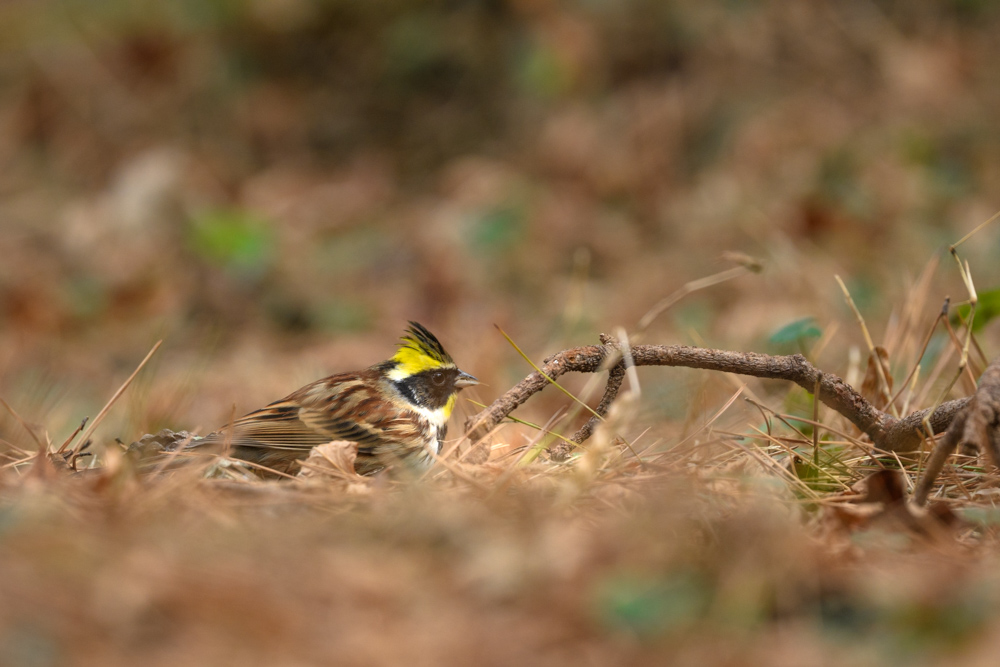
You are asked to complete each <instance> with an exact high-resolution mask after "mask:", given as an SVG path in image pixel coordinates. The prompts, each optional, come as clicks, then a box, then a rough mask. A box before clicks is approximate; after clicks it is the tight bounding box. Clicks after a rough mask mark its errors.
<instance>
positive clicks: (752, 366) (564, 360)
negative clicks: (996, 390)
mask: <svg viewBox="0 0 1000 667" xmlns="http://www.w3.org/2000/svg"><path fill="white" fill-rule="evenodd" d="M601 341H602V343H603V345H589V346H584V347H576V348H572V349H569V350H564V351H562V352H559V353H558V354H555V355H552V356H551V357H549V358H547V359H546V360H545V361H544V362H543V365H542V367H541V372H537V371H536V372H534V373H531V374H530V375H528V376H527V377H526V378H524V379H523V380H521V381H520V382H519V383H518V384H517V385H515V386H514V387H513V388H511V389H510V390H509V391H507V392H506V393H505V394H504V395H503V396H501V397H500V398H498V399H497V400H496V401H494V402H493V404H492V405H490V406H489V407H487V408H486V409H484V410H482V411H481V412H479V413H478V414H476V415H473V416H472V417H470V418H469V419H468V420H467V421H466V423H465V427H466V432H467V434H468V435H469V437H470V438H472V439H473V440H475V439H478V438H480V437H482V435H483V434H484V433H486V432H487V431H489V430H490V429H492V428H494V427H495V426H496V425H497V424H499V423H500V422H501V421H502V420H503V419H504V418H505V417H507V415H509V414H510V413H511V412H513V411H514V410H515V409H516V408H517V407H518V406H520V405H522V404H523V403H524V402H525V401H527V400H528V399H529V398H530V397H531V396H533V395H534V394H536V393H538V392H539V391H541V390H542V389H544V388H545V387H546V386H547V385H548V384H549V383H550V380H549V379H546V376H548V378H551V379H552V380H554V379H556V378H558V377H559V376H560V375H564V374H565V373H569V372H576V373H596V372H600V371H603V370H604V369H606V368H607V366H608V364H609V363H611V364H612V368H611V371H610V372H609V377H608V385H607V389H606V390H605V393H604V398H603V399H602V400H601V404H600V405H599V406H598V409H597V410H596V412H598V413H599V414H602V415H603V414H605V413H606V411H607V409H608V407H609V406H610V404H611V403H612V402H613V401H614V398H615V397H616V396H617V394H618V390H619V389H620V388H621V384H622V379H623V378H624V373H625V370H626V368H625V363H624V361H623V360H622V357H621V349H620V346H619V344H618V342H617V341H615V340H614V339H613V338H611V337H610V336H604V335H602V337H601ZM632 363H634V364H635V365H636V366H682V367H686V368H700V369H704V370H713V371H720V372H724V373H736V374H738V375H748V376H752V377H758V378H767V379H774V380H786V381H789V382H794V383H795V384H797V385H799V386H800V387H802V388H803V389H805V390H806V391H809V392H818V394H819V400H820V401H822V402H823V403H824V404H825V405H827V406H828V407H830V408H832V409H833V410H835V411H836V412H838V413H840V414H841V415H843V416H844V417H845V418H847V419H848V420H849V421H850V422H851V423H852V424H854V425H855V426H857V427H858V428H859V429H860V430H861V431H862V432H863V433H865V434H866V435H868V437H869V438H871V441H872V443H873V444H874V445H875V447H877V448H878V449H881V450H884V451H888V452H899V453H905V452H912V451H914V450H916V449H917V448H918V447H919V446H920V443H921V441H922V436H921V433H922V431H921V428H922V425H921V422H923V421H924V420H925V419H926V420H927V423H928V424H929V426H930V427H931V429H932V431H933V432H934V433H941V432H943V431H944V430H945V429H946V428H948V426H949V424H951V423H952V421H953V420H954V418H955V416H956V415H957V414H958V413H959V411H960V410H962V409H963V408H965V407H966V406H967V405H968V404H969V401H970V399H969V398H963V399H958V400H954V401H949V402H947V403H944V404H942V405H940V406H938V407H937V408H935V409H934V410H921V411H917V412H914V413H912V414H910V415H908V416H906V417H903V418H896V417H894V416H892V415H890V414H887V413H885V412H883V411H881V410H878V409H877V408H875V406H873V405H872V404H871V403H870V402H869V401H868V400H867V399H865V398H864V397H863V396H862V395H861V394H860V393H859V392H858V391H856V390H855V389H854V388H853V387H851V386H850V385H849V384H847V383H846V382H844V381H843V380H842V379H840V378H839V377H838V376H836V375H834V374H832V373H825V372H823V371H820V370H818V369H817V368H815V367H814V366H813V365H812V364H811V363H809V361H808V360H807V359H806V358H805V357H804V356H802V355H800V354H794V355H788V356H772V355H768V354H760V353H756V352H731V351H727V350H713V349H708V348H700V347H691V346H688V345H635V346H634V347H632ZM543 374H544V375H543ZM594 420H596V418H594ZM594 420H591V422H593V421H594ZM591 422H588V423H587V424H585V425H584V427H583V428H581V429H580V431H578V432H577V433H576V435H574V436H573V438H572V440H573V441H574V442H576V443H577V444H581V443H582V442H584V441H585V440H586V439H587V438H588V437H590V435H591V434H592V432H593V426H594V424H593V423H591ZM568 448H569V446H568V445H564V444H560V445H558V446H556V447H554V448H553V452H552V454H553V455H554V456H555V457H562V458H565V456H566V455H568V453H569V452H568Z"/></svg>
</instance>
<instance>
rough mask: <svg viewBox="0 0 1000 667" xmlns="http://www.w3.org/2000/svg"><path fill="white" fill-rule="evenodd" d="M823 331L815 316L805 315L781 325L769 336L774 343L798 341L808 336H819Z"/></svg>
mask: <svg viewBox="0 0 1000 667" xmlns="http://www.w3.org/2000/svg"><path fill="white" fill-rule="evenodd" d="M822 335H823V331H822V330H821V329H820V328H819V327H818V326H817V325H816V318H815V317H803V318H802V319H801V320H795V321H794V322H791V323H789V324H786V325H785V326H783V327H781V328H780V329H778V330H777V331H775V332H774V333H773V334H771V337H770V338H768V342H770V343H774V344H782V343H796V342H799V341H802V340H805V339H808V338H819V337H820V336H822Z"/></svg>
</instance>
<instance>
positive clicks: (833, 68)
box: [0, 0, 1000, 442]
mask: <svg viewBox="0 0 1000 667" xmlns="http://www.w3.org/2000/svg"><path fill="white" fill-rule="evenodd" d="M997 34H1000V7H998V5H997V4H996V3H993V2H989V1H988V0H948V1H931V0H905V1H902V0H852V1H849V2H810V3H801V2H778V1H774V2H769V1H763V0H762V1H754V2H733V1H731V0H716V1H708V2H706V1H705V0H674V1H670V2H667V1H665V0H565V1H561V2H560V1H556V0H437V1H431V0H406V1H403V0H370V1H365V2H359V1H357V0H246V1H240V0H213V1H204V0H197V1H196V0H173V1H171V2H136V1H134V0H129V1H124V0H122V1H118V0H63V1H61V2H45V1H39V0H7V1H5V2H3V3H0V396H2V397H3V398H5V399H6V400H7V401H8V402H11V403H12V404H13V405H14V406H15V407H16V408H17V409H18V410H19V411H20V412H21V413H22V415H23V416H24V417H25V418H26V419H28V420H29V421H32V422H42V423H44V424H45V425H46V427H47V428H49V430H50V433H51V435H52V438H53V440H58V441H61V440H62V439H63V438H64V437H65V435H67V434H68V432H69V431H70V430H71V429H72V427H73V426H75V425H76V424H77V423H78V422H79V420H80V418H81V417H82V416H83V415H91V416H93V415H94V414H95V413H96V412H97V411H98V409H99V408H100V407H101V405H103V403H104V402H105V401H106V400H107V399H108V398H109V397H110V395H111V394H112V393H113V391H114V390H115V388H117V386H118V385H119V384H120V383H121V382H122V380H123V379H124V378H125V377H127V375H128V374H129V373H130V372H131V371H132V370H133V369H134V367H135V366H136V364H137V363H138V362H139V360H141V359H142V357H143V356H144V354H145V353H146V352H147V351H148V350H149V348H150V347H151V346H152V345H153V343H154V342H155V341H157V340H159V339H161V338H162V339H164V340H165V343H164V346H163V348H162V349H161V351H160V352H159V353H158V355H157V356H156V357H155V358H154V360H153V362H152V363H151V365H150V366H149V367H148V368H147V370H146V371H144V373H143V374H142V376H141V377H140V378H139V380H138V381H137V384H136V385H135V387H134V388H133V390H132V391H130V393H129V394H128V395H127V397H126V399H124V401H123V403H121V404H119V406H117V407H116V409H115V411H114V413H113V415H112V416H111V417H110V418H109V420H108V421H107V422H105V424H106V426H105V427H104V428H103V429H102V431H103V432H104V434H105V435H106V436H107V438H108V439H110V438H112V437H120V438H122V439H123V440H124V441H125V442H128V441H129V440H130V439H134V438H136V437H137V436H139V435H141V434H142V433H145V432H152V431H155V430H157V429H159V428H162V427H171V428H175V429H180V428H185V429H194V428H200V429H201V431H202V432H205V431H208V430H211V429H213V428H215V427H217V426H218V425H220V424H222V423H224V422H225V421H226V420H227V419H228V418H229V416H230V414H231V412H232V411H233V410H234V405H235V406H236V407H235V410H237V411H238V412H240V413H242V412H246V411H248V410H250V409H252V408H255V407H258V406H260V405H262V404H265V403H267V402H270V401H271V400H274V399H277V398H280V397H281V396H283V395H285V394H287V393H288V392H290V391H292V390H293V389H295V388H297V387H298V386H300V385H302V384H304V383H306V382H309V381H311V380H313V379H316V378H318V377H322V376H324V375H326V374H329V373H332V372H337V371H342V370H350V369H355V368H358V367H361V366H366V365H368V364H370V363H374V362H376V361H378V360H381V359H384V358H386V357H387V356H389V355H390V354H391V351H392V347H393V345H394V344H395V342H396V339H397V338H398V336H399V335H400V334H401V333H402V330H403V328H404V326H405V323H406V320H408V319H414V320H418V321H420V322H422V323H424V324H425V325H427V326H428V327H429V328H430V329H431V330H433V331H435V332H436V333H437V334H438V336H439V337H440V338H441V339H442V341H443V342H444V344H445V345H446V347H447V348H448V349H449V350H450V351H451V353H452V354H453V356H454V357H455V358H456V359H457V360H458V362H459V364H460V366H461V367H462V368H463V369H465V370H467V371H469V372H471V373H474V374H475V375H477V376H478V377H480V378H481V379H483V380H484V381H485V382H487V383H488V386H487V387H484V388H480V389H479V390H478V393H476V394H474V395H472V397H473V398H478V399H479V400H481V401H483V402H489V401H491V400H492V399H493V398H495V397H496V396H497V395H499V394H500V393H501V392H502V391H504V390H505V389H507V388H508V387H509V386H511V384H512V383H513V382H515V381H516V380H518V379H519V378H520V377H523V376H524V375H525V374H526V373H527V372H528V371H529V370H530V369H529V368H528V367H527V365H526V364H524V362H523V361H522V360H521V359H520V358H519V357H518V356H517V354H516V352H515V351H514V350H512V349H511V348H510V346H509V345H508V344H507V343H506V342H505V341H504V340H503V338H502V337H501V336H500V335H499V333H498V332H497V331H496V330H495V329H494V327H493V325H494V324H497V325H500V326H501V327H502V328H503V329H504V330H505V331H507V332H508V333H509V334H510V335H511V336H512V337H513V338H514V340H516V341H517V342H518V344H519V345H520V346H521V347H522V348H523V349H524V350H525V351H526V353H528V354H529V355H530V356H531V357H532V358H533V359H535V360H541V358H542V357H544V356H545V355H547V354H550V353H552V352H554V351H557V350H559V349H563V348H565V347H569V346H573V345H580V344H590V343H593V342H596V339H597V334H598V332H602V331H607V332H611V331H613V330H614V328H615V327H619V326H621V327H624V328H625V329H626V330H629V331H631V330H634V328H635V325H636V323H637V322H638V320H639V319H640V318H641V317H642V316H643V314H645V313H646V312H647V311H648V310H649V309H650V308H651V307H652V306H653V305H654V304H655V303H656V302H657V301H659V300H660V299H662V298H664V297H666V296H668V295H669V294H671V293H673V292H674V291H675V290H677V289H679V288H680V287H681V286H682V285H684V284H685V283H686V282H688V281H691V280H694V279H697V278H701V277H704V276H707V275H711V274H714V273H717V272H719V271H722V270H725V269H727V268H729V267H730V266H731V264H730V263H729V262H727V261H726V260H725V259H724V257H723V254H724V253H727V252H740V253H745V254H748V255H751V256H753V257H756V258H759V259H760V260H761V261H762V262H763V263H764V270H763V272H762V273H760V274H755V275H748V276H745V277H742V278H739V279H738V280H734V281H730V282H727V283H725V284H722V285H719V286H716V287H713V288H711V289H707V290H704V291H701V292H698V293H696V294H693V295H691V296H689V297H688V298H686V299H685V300H683V301H682V302H680V303H679V304H677V305H676V306H675V307H673V308H672V309H670V310H669V311H667V312H666V313H664V314H663V315H661V316H660V317H659V318H657V319H656V320H655V321H654V322H653V324H652V326H651V327H650V329H649V331H648V332H647V333H646V335H645V341H646V342H661V343H693V344H705V345H710V346H718V347H727V348H733V349H742V350H757V351H788V350H787V349H784V348H783V347H782V345H781V343H782V342H783V340H785V339H787V337H788V336H787V335H785V336H784V338H783V337H782V336H781V335H779V336H778V337H777V338H775V332H776V331H778V332H780V331H781V328H782V327H783V326H785V325H788V324H789V323H794V322H797V321H800V320H801V319H802V318H808V317H812V318H815V319H814V320H811V321H810V322H813V323H814V324H815V330H816V331H817V332H819V331H823V332H827V333H830V334H831V335H830V341H828V342H831V345H830V346H829V348H828V350H829V351H827V352H826V353H825V355H826V356H825V357H824V358H823V359H821V360H820V365H821V366H824V367H825V368H827V369H828V370H831V371H834V372H839V373H844V372H845V366H846V364H847V355H846V354H844V351H845V350H847V349H848V348H849V347H851V346H857V345H860V344H862V342H861V338H860V334H859V333H858V332H857V331H856V329H855V328H854V327H853V326H845V327H841V328H840V330H839V331H838V332H837V333H836V334H835V335H834V334H833V332H832V331H831V328H830V323H831V322H832V321H838V322H850V321H851V316H850V314H849V311H847V310H846V307H845V306H844V303H843V296H842V294H841V292H840V291H839V288H838V287H837V285H836V283H835V281H834V279H833V276H834V274H840V275H841V276H842V277H843V278H844V280H845V282H846V283H847V285H848V287H849V288H850V289H851V292H852V294H853V296H854V299H855V300H856V302H857V303H858V305H859V307H860V308H861V310H862V312H863V313H864V314H865V316H866V317H868V318H869V324H870V326H871V327H872V329H873V334H874V335H875V337H876V339H877V342H879V341H881V338H882V337H883V336H884V334H885V332H886V327H887V326H889V323H890V322H891V320H892V317H893V313H894V312H896V311H895V310H894V309H898V308H899V307H900V306H901V304H902V303H903V301H904V300H905V299H906V298H907V294H908V290H909V289H910V288H911V287H912V286H913V285H914V283H915V281H916V280H917V276H919V275H921V273H922V272H924V271H925V268H926V267H928V266H930V265H929V262H932V261H934V258H941V257H942V255H941V251H942V248H944V247H946V246H947V244H949V243H952V242H954V241H955V240H957V239H958V238H959V237H961V236H962V235H963V234H964V233H965V232H966V231H968V230H969V229H971V228H972V227H974V226H975V225H976V224H978V223H980V222H982V221H984V220H986V219H987V218H988V217H989V216H990V215H991V214H992V213H993V212H994V211H995V210H996V209H997V208H1000V159H998V158H1000V125H998V123H997V118H1000V69H998V68H997V63H998V62H1000V40H998V39H997V38H996V36H997ZM998 238H1000V235H998V233H997V232H996V231H995V230H994V229H992V228H990V229H988V230H987V231H985V232H984V233H982V234H981V235H980V236H978V237H976V242H975V243H973V244H969V245H967V246H963V256H964V257H965V258H967V259H968V260H969V261H970V262H971V265H972V267H973V273H974V276H975V278H976V280H977V285H978V286H980V288H983V289H985V288H989V287H991V286H994V285H997V284H1000V265H998V263H997V262H995V261H993V258H994V257H996V256H997V252H998V251H1000V240H998ZM932 268H933V267H932ZM926 275H927V276H928V280H929V283H927V285H929V287H928V290H929V293H928V294H929V296H928V304H929V305H928V306H927V308H926V309H925V310H924V311H922V313H921V315H925V316H926V318H927V321H928V322H929V321H930V319H932V318H933V317H934V315H936V313H937V311H938V309H939V305H940V302H941V301H942V300H943V298H944V296H945V295H949V294H950V295H951V296H953V297H954V298H956V299H959V298H961V297H962V294H963V289H962V287H961V282H960V281H959V279H958V275H957V271H956V270H955V269H954V264H953V262H951V261H950V260H947V263H942V264H941V267H940V268H938V269H937V270H936V272H935V273H927V274H926ZM810 326H812V324H810ZM810 331H811V330H810ZM800 333H801V331H800ZM786 334H787V331H786ZM794 338H795V337H794V336H793V339H794ZM785 342H787V341H785ZM786 347H787V346H786ZM792 351H797V349H793V350H792ZM904 372H905V371H904ZM704 375H705V374H691V373H684V372H679V371H672V370H671V371H667V370H665V369H654V370H652V371H650V370H647V371H646V372H644V373H643V374H642V378H643V381H644V388H645V390H646V399H645V400H644V403H643V409H644V411H645V412H646V418H647V420H653V419H657V418H659V419H661V420H662V419H677V418H683V417H684V415H685V414H687V413H688V411H689V410H691V409H693V408H692V407H691V404H692V396H693V395H694V394H693V393H692V389H693V388H696V387H697V386H698V383H700V382H703V381H704V379H703V378H704ZM731 390H732V388H731V387H729V388H728V389H727V391H731ZM546 400H553V399H543V400H541V401H539V402H537V404H536V405H535V407H531V408H527V409H526V411H527V412H526V414H530V413H531V410H535V411H536V413H537V415H538V416H536V417H535V418H536V419H537V420H539V421H544V420H545V418H546V415H549V414H551V412H552V406H551V405H547V404H546V403H545V401H546ZM554 400H556V401H559V402H560V403H561V400H560V399H559V397H554ZM473 410H474V408H472V407H471V406H468V405H467V406H465V412H466V413H469V412H471V411H473ZM0 436H2V437H4V438H6V439H10V440H12V441H20V440H22V439H23V438H24V435H23V433H21V432H20V429H18V428H16V427H15V424H14V422H13V420H12V419H11V418H9V417H7V416H6V415H4V416H3V417H0Z"/></svg>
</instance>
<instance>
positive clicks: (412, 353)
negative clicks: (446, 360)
mask: <svg viewBox="0 0 1000 667" xmlns="http://www.w3.org/2000/svg"><path fill="white" fill-rule="evenodd" d="M392 360H393V361H395V362H396V367H395V368H394V369H392V372H391V374H390V375H398V376H399V377H400V378H403V377H409V376H410V375H414V374H416V373H420V372H422V371H429V370H431V369H434V368H441V367H442V366H445V365H451V364H443V363H441V362H440V361H438V360H437V359H435V358H433V357H431V356H428V355H427V354H425V353H424V352H423V351H422V350H420V349H418V348H415V347H411V346H409V345H403V346H401V347H400V348H399V350H397V351H396V354H395V355H393V357H392Z"/></svg>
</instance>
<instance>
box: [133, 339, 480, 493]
mask: <svg viewBox="0 0 1000 667" xmlns="http://www.w3.org/2000/svg"><path fill="white" fill-rule="evenodd" d="M477 384H480V383H479V380H477V379H476V378H475V377H474V376H472V375H470V374H469V373H466V372H465V371H462V370H460V369H459V368H458V366H457V365H456V364H455V362H454V360H453V359H452V358H451V355H450V354H448V352H446V351H445V349H444V347H443V346H442V345H441V343H440V341H438V339H437V338H436V337H435V336H434V334H432V333H431V332H430V331H428V330H427V328H426V327H424V326H423V325H421V324H419V323H417V322H413V321H410V323H409V327H408V328H407V329H406V332H405V334H404V335H403V337H402V342H401V343H400V344H399V347H398V349H397V350H396V353H395V354H394V355H393V356H392V357H390V358H389V359H386V360H385V361H381V362H379V363H376V364H374V365H372V366H369V367H368V368H366V369H364V370H359V371H352V372H347V373H338V374H336V375H331V376H329V377H326V378H323V379H321V380H317V381H315V382H313V383H311V384H307V385H306V386H304V387H302V388H301V389H299V390H297V391H295V392H292V393H291V394H289V395H288V396H286V397H285V398H282V399H281V400H278V401H275V402H274V403H271V404H270V405H268V406H266V407H263V408H260V409H259V410H254V411H253V412H251V413H249V414H247V415H244V416H243V417H240V418H239V419H236V420H235V421H233V422H232V423H230V424H228V425H227V426H225V427H223V428H222V429H219V430H218V431H215V432H214V433H210V434H208V435H207V436H205V437H203V438H197V439H194V438H187V440H186V442H185V443H184V446H183V449H184V450H201V449H204V448H206V447H212V446H214V447H215V448H216V449H222V450H223V451H224V453H225V454H226V456H228V457H229V458H233V459H241V460H244V461H248V462H250V463H252V464H256V465H257V466H262V467H263V468H265V469H269V470H272V471H277V472H279V473H284V474H294V473H295V472H297V470H298V468H299V465H300V464H299V462H300V461H301V460H302V459H304V458H306V457H307V456H308V455H309V452H310V451H311V450H312V448H313V447H316V446H318V445H322V444H325V443H327V442H331V441H334V440H347V441H350V442H354V443H357V446H358V454H357V458H356V459H355V464H354V469H355V472H356V473H358V474H360V475H371V474H374V473H376V472H379V471H381V470H383V469H385V468H392V469H393V470H397V469H400V470H406V471H411V472H418V473H419V472H420V471H423V470H426V469H428V468H430V466H431V465H432V464H433V463H434V459H435V456H437V455H439V454H440V453H441V447H442V443H443V440H444V438H445V436H446V434H447V430H448V418H449V417H450V416H451V413H452V411H453V409H454V408H455V403H456V401H457V397H458V393H459V392H460V391H461V390H462V389H464V388H465V387H470V386H474V385H477ZM133 444H134V445H137V444H138V443H133ZM161 451H169V447H168V448H166V449H161ZM255 467H256V466H255ZM271 474H272V475H273V473H271ZM265 476H266V475H265Z"/></svg>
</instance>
